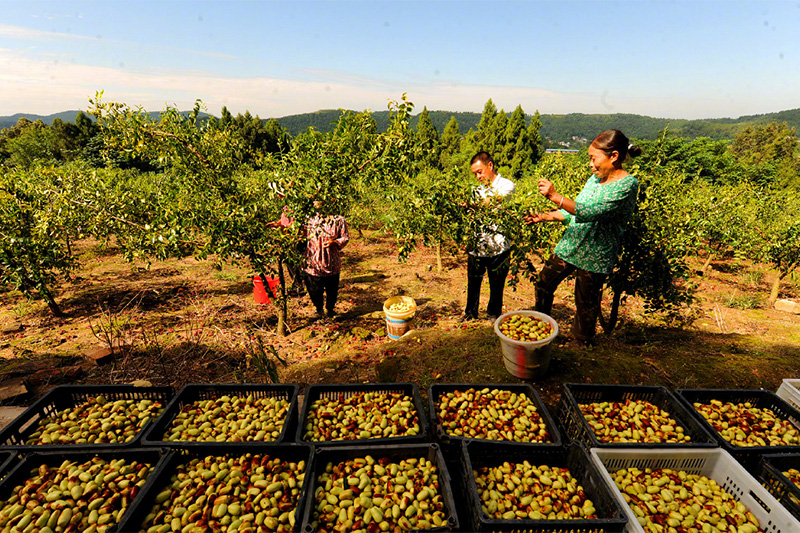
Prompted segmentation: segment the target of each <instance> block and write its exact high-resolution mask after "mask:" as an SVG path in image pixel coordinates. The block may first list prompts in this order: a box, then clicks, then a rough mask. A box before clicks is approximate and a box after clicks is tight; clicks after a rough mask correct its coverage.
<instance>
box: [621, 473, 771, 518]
mask: <svg viewBox="0 0 800 533" xmlns="http://www.w3.org/2000/svg"><path fill="white" fill-rule="evenodd" d="M611 477H612V478H613V479H614V483H615V484H616V486H617V488H618V489H619V491H620V492H621V493H622V497H623V498H624V499H625V502H626V503H627V504H628V505H629V506H630V508H631V509H632V510H633V512H634V514H635V515H636V518H637V520H638V521H639V524H640V525H641V526H642V527H643V528H644V529H645V531H665V532H666V531H673V530H674V531H699V532H700V531H702V532H705V531H719V532H727V531H734V532H736V533H757V532H760V531H761V529H759V523H758V519H756V517H755V516H753V514H752V513H751V512H750V511H748V510H747V508H746V507H745V506H744V505H743V504H742V503H741V502H740V501H738V500H736V499H735V498H734V497H733V496H731V495H730V494H729V493H728V492H727V491H726V490H725V489H723V488H722V487H720V486H719V485H718V484H717V482H716V481H715V480H713V479H711V478H708V477H706V476H700V475H697V474H689V473H687V472H684V471H682V470H671V469H666V468H662V469H656V470H651V469H649V468H648V469H645V470H640V469H638V468H624V469H621V470H618V471H617V472H615V473H613V474H612V476H611ZM670 528H672V529H670ZM679 528H682V529H679Z"/></svg>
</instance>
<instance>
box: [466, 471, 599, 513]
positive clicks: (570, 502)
mask: <svg viewBox="0 0 800 533" xmlns="http://www.w3.org/2000/svg"><path fill="white" fill-rule="evenodd" d="M472 473H473V475H474V476H475V484H476V485H477V487H478V496H479V497H480V499H481V509H482V510H483V512H484V513H486V515H488V516H489V517H490V518H492V519H496V520H515V519H525V520H570V519H593V518H597V515H596V511H595V508H594V503H593V502H592V500H590V499H588V498H587V497H586V493H585V492H584V489H583V487H582V486H581V485H580V484H578V481H577V480H576V479H575V478H574V477H572V474H570V471H569V469H568V468H561V467H552V468H551V467H549V466H547V465H541V466H534V465H532V464H531V463H529V462H528V461H523V462H522V463H509V462H504V463H503V464H502V465H499V466H496V467H487V466H482V467H479V468H478V469H477V470H473V471H472Z"/></svg>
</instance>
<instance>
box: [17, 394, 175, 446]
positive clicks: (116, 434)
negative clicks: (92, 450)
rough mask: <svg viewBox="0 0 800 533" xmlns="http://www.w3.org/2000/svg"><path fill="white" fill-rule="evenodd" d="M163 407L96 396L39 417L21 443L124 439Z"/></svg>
mask: <svg viewBox="0 0 800 533" xmlns="http://www.w3.org/2000/svg"><path fill="white" fill-rule="evenodd" d="M163 410H164V405H163V404H162V403H161V402H160V401H158V400H147V399H145V400H108V399H106V397H105V396H103V395H99V396H96V397H94V398H90V399H89V400H87V401H85V402H83V403H82V404H80V405H77V406H74V407H68V408H67V409H62V410H61V411H59V412H57V413H55V414H54V415H53V416H49V417H46V418H43V419H41V420H40V421H39V423H38V425H37V428H36V430H35V431H34V432H33V433H31V434H30V435H29V436H28V438H27V439H26V441H25V444H27V445H32V444H106V443H123V442H128V441H130V440H133V438H134V437H135V436H136V434H137V433H138V432H139V430H140V429H142V428H143V427H144V426H145V424H147V422H149V421H150V420H151V419H154V418H155V417H156V416H158V414H159V413H161V411H163Z"/></svg>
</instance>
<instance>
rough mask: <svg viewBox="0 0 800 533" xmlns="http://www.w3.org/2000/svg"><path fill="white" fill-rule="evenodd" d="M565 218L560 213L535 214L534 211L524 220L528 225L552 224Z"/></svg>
mask: <svg viewBox="0 0 800 533" xmlns="http://www.w3.org/2000/svg"><path fill="white" fill-rule="evenodd" d="M563 219H564V216H563V215H562V214H561V213H560V212H558V211H548V212H547V213H534V212H533V210H531V211H529V212H528V214H527V215H525V217H524V218H523V219H522V220H524V221H525V223H526V224H528V225H531V224H536V223H539V222H552V221H554V220H563Z"/></svg>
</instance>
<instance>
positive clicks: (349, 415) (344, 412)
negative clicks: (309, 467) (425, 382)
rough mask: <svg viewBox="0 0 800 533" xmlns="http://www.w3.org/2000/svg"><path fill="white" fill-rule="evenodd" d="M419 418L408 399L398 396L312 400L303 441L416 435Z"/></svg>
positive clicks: (364, 394)
mask: <svg viewBox="0 0 800 533" xmlns="http://www.w3.org/2000/svg"><path fill="white" fill-rule="evenodd" d="M419 432H420V421H419V415H418V414H417V410H416V407H414V401H413V400H412V398H411V397H410V396H406V395H404V394H402V393H400V392H357V393H355V394H353V395H352V396H349V397H344V395H342V394H340V395H338V397H337V398H320V399H318V400H315V401H314V402H313V403H312V404H311V406H310V409H309V411H308V422H307V423H306V427H305V433H304V435H303V440H305V441H332V440H355V439H381V438H389V437H401V436H410V435H418V434H419Z"/></svg>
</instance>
